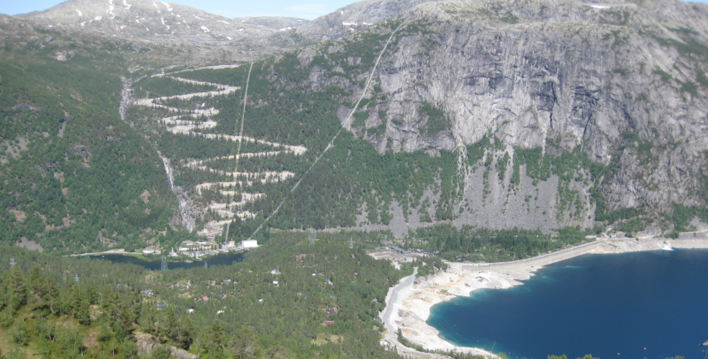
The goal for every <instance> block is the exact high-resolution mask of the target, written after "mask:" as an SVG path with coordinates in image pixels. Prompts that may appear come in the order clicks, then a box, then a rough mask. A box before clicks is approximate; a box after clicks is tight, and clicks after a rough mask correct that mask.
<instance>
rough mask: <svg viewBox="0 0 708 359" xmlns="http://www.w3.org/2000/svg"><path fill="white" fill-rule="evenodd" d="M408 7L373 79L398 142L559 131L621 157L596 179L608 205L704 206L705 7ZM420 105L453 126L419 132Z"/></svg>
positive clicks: (519, 137)
mask: <svg viewBox="0 0 708 359" xmlns="http://www.w3.org/2000/svg"><path fill="white" fill-rule="evenodd" d="M404 17H405V19H406V21H407V22H408V23H410V24H415V26H416V27H417V29H418V30H417V31H416V30H414V31H410V30H409V31H407V30H406V27H405V25H404V27H403V29H402V30H401V31H400V35H397V37H398V40H397V42H396V43H395V44H394V45H392V46H391V47H390V48H389V50H388V52H387V53H386V54H385V55H384V58H383V59H382V61H381V65H380V68H379V70H378V73H377V76H376V80H377V82H378V83H377V85H378V86H380V88H381V89H382V90H383V93H384V94H385V95H386V96H387V99H388V101H387V103H385V104H379V105H378V109H384V110H386V111H387V113H388V117H389V119H388V122H387V125H386V136H387V137H388V138H390V139H391V140H392V141H393V149H394V150H397V151H415V150H427V151H430V150H434V149H445V150H453V149H454V148H456V147H458V146H462V145H469V144H473V143H476V142H478V141H479V140H480V139H481V138H482V137H483V136H484V135H485V134H488V133H493V134H494V135H495V136H496V137H497V138H499V139H501V140H502V141H503V142H505V143H506V144H508V145H511V146H514V147H518V148H526V149H529V148H534V147H542V148H544V150H545V149H546V148H547V147H548V146H547V145H548V141H554V143H556V144H557V147H559V148H560V151H570V150H572V149H573V148H575V147H577V146H581V148H582V149H583V151H585V152H586V153H587V155H588V157H589V159H590V160H591V161H593V162H598V163H603V164H610V163H616V164H617V169H616V171H615V172H614V173H610V174H607V175H605V178H603V182H602V183H603V185H602V190H603V195H604V197H605V200H606V202H607V203H608V204H609V206H610V207H611V208H612V209H617V208H623V207H637V206H648V207H650V208H651V209H652V210H657V211H661V210H669V209H670V208H671V204H672V202H678V203H684V204H686V205H696V204H704V202H703V199H701V198H700V197H699V196H698V195H697V194H696V193H697V191H699V190H700V188H701V187H702V186H703V185H702V182H701V180H702V176H703V175H705V174H706V173H705V172H706V170H705V166H704V164H705V155H704V153H705V152H704V151H706V150H708V139H706V134H708V132H707V130H708V117H707V116H706V115H707V113H708V106H707V105H706V101H705V100H706V95H707V94H708V92H707V89H708V81H706V80H705V75H704V73H705V72H708V66H706V63H707V62H706V60H708V59H707V58H706V57H707V56H708V51H706V50H708V47H706V45H705V44H706V43H707V41H706V39H708V36H707V35H706V34H707V33H708V6H706V5H699V4H690V3H681V2H677V1H661V2H660V1H656V2H642V3H641V4H638V5H637V4H634V3H630V2H626V3H616V4H612V5H603V4H595V3H593V4H585V3H581V2H577V1H533V2H519V1H501V2H493V3H492V2H484V1H465V2H462V1H456V2H455V1H453V2H433V3H426V4H422V5H419V6H417V7H415V8H414V9H412V10H411V11H409V12H408V13H406V14H405V16H404ZM411 26H412V25H411ZM424 103H430V104H434V105H435V106H436V107H438V108H440V109H442V110H443V111H444V113H445V114H446V116H447V120H448V121H449V125H450V130H449V131H446V132H441V133H439V134H437V135H436V136H434V137H426V136H425V135H424V134H425V131H424V126H425V123H424V122H423V121H421V114H420V108H421V106H422V105H423V104H424ZM369 106H372V105H369ZM391 119H396V121H391ZM372 121H374V120H373V119H372ZM394 122H395V123H394ZM376 125H378V123H372V124H369V123H367V125H366V126H367V127H374V126H376ZM385 142H386V141H383V143H385ZM381 143H382V141H381V139H377V141H376V142H372V144H373V145H374V146H376V147H377V149H378V150H379V151H383V150H384V149H385V148H384V147H383V146H381ZM555 150H556V151H557V150H558V149H555ZM467 181H468V182H467V185H468V186H473V182H474V181H472V179H471V178H468V179H467ZM492 197H495V198H496V196H492ZM512 203H513V201H512ZM548 209H549V210H551V208H550V207H549V208H548ZM498 212H499V211H498V210H496V211H492V213H498ZM463 217H464V218H468V217H469V216H468V215H463V216H461V218H463ZM492 222H494V221H492ZM492 222H490V225H492ZM565 222H566V223H565V224H569V223H570V222H573V221H570V222H567V221H565ZM581 222H582V221H581ZM544 223H545V222H544ZM579 224H581V225H582V223H579ZM543 226H544V227H545V224H544V225H543Z"/></svg>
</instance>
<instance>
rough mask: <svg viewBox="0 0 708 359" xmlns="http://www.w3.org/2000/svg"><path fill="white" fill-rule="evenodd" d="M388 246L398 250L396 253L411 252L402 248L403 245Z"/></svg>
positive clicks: (395, 250)
mask: <svg viewBox="0 0 708 359" xmlns="http://www.w3.org/2000/svg"><path fill="white" fill-rule="evenodd" d="M388 248H389V249H391V250H392V251H394V252H396V253H399V254H406V255H407V254H411V251H409V250H406V249H403V248H401V247H396V246H389V247H388Z"/></svg>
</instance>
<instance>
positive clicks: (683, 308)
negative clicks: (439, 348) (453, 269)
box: [428, 249, 708, 359]
mask: <svg viewBox="0 0 708 359" xmlns="http://www.w3.org/2000/svg"><path fill="white" fill-rule="evenodd" d="M428 323H429V324H430V325H432V326H433V327H435V328H437V329H438V330H440V333H441V336H442V337H443V338H444V339H446V340H448V341H450V342H452V343H454V344H456V345H462V346H476V347H481V348H485V349H488V350H490V349H491V350H492V351H494V352H496V353H506V355H507V356H508V357H509V358H516V357H519V358H524V357H526V358H536V359H539V358H546V357H547V356H548V355H549V354H555V355H560V354H566V355H568V357H569V358H577V357H582V356H583V355H585V354H593V356H595V357H599V358H601V359H606V358H640V359H641V358H650V359H651V358H661V359H664V358H667V357H673V356H676V355H681V356H684V357H686V359H693V358H695V359H699V358H700V359H702V358H704V357H705V352H702V351H701V348H700V347H699V346H698V344H699V343H703V342H704V341H706V340H708V250H699V249H696V250H676V251H673V252H667V251H653V252H640V253H628V254H612V255H584V256H581V257H576V258H573V259H569V260H566V261H563V262H558V263H555V264H552V265H549V266H547V267H545V268H543V269H542V270H540V271H538V272H537V273H536V276H534V277H533V278H531V279H529V280H527V281H525V282H524V285H522V286H518V287H514V288H511V289H502V290H494V289H487V290H481V291H476V292H474V293H473V295H472V296H470V297H464V298H462V297H460V298H456V299H455V300H452V301H450V302H444V303H440V304H438V305H436V306H434V307H433V308H432V310H431V315H430V318H429V319H428ZM492 348H493V349H492ZM645 348H646V349H645Z"/></svg>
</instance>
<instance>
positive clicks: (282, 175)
mask: <svg viewBox="0 0 708 359" xmlns="http://www.w3.org/2000/svg"><path fill="white" fill-rule="evenodd" d="M251 66H252V64H251ZM233 67H238V66H227V67H219V68H233ZM209 68H211V67H209ZM152 77H168V78H171V79H173V80H176V81H181V82H185V83H190V84H194V85H206V86H213V87H216V88H217V89H219V90H218V91H206V92H196V93H189V94H182V95H173V96H162V97H157V98H146V99H136V100H133V101H132V102H131V103H132V104H133V105H138V106H146V107H152V108H158V109H164V110H167V111H169V112H173V113H179V114H177V115H174V116H168V117H163V118H161V119H159V120H158V121H159V122H160V123H161V124H163V125H165V127H166V130H167V131H169V132H171V133H174V134H183V135H190V136H199V137H202V138H205V139H209V140H227V141H233V142H238V143H239V148H238V152H237V154H235V155H229V156H217V157H212V158H205V159H188V160H186V161H184V162H183V163H182V164H181V166H182V167H186V168H190V169H193V170H199V171H206V172H210V173H216V174H219V175H222V176H230V177H233V179H234V180H233V181H222V182H205V183H200V184H198V185H196V186H195V188H194V189H195V192H196V195H198V196H201V195H202V191H203V190H210V189H212V188H218V190H217V192H218V193H219V194H220V195H222V196H231V197H234V196H237V195H240V196H241V200H240V201H231V202H228V203H222V202H216V201H212V202H210V203H209V204H208V205H207V206H206V210H212V211H214V213H216V214H217V215H218V216H219V217H221V218H222V220H219V221H211V222H209V223H207V225H206V226H205V229H203V230H201V231H199V232H198V234H199V235H203V236H213V235H218V234H221V233H222V229H223V226H224V225H225V224H227V223H230V222H231V220H232V219H233V218H234V217H239V218H241V219H247V218H255V216H256V214H255V213H252V212H250V211H247V210H242V208H243V207H244V206H245V205H247V204H248V203H253V202H255V201H256V200H258V199H260V198H263V197H264V196H265V194H264V193H248V192H244V190H243V188H244V187H247V186H251V185H252V184H254V183H256V182H260V183H261V184H267V183H276V182H280V181H283V180H287V179H289V178H293V177H295V173H293V172H290V171H259V172H240V171H238V168H235V170H234V171H233V172H231V171H224V170H218V169H214V168H211V167H209V166H208V164H209V162H213V161H218V160H231V159H235V160H236V161H237V164H236V165H237V166H238V160H239V159H240V158H253V157H267V156H277V155H279V154H293V155H295V156H299V155H302V154H304V153H305V152H307V148H306V147H304V146H297V145H286V144H281V143H277V142H270V141H264V140H259V139H256V138H253V137H248V136H243V122H244V119H245V110H246V101H247V94H248V80H247V82H246V88H245V91H244V109H243V113H242V118H241V129H240V132H239V135H238V136H234V135H227V134H218V133H217V134H215V133H203V132H198V130H208V129H212V128H215V127H216V126H218V122H216V121H215V120H213V118H212V117H213V116H216V115H218V114H219V110H218V109H215V108H206V109H201V108H197V109H192V110H183V109H180V108H176V107H170V106H166V105H163V104H160V103H157V102H159V101H164V100H170V99H179V100H190V99H192V98H195V97H213V96H225V95H228V94H231V93H233V92H235V91H238V90H240V89H241V87H239V86H229V85H224V84H218V83H213V82H206V81H197V80H190V79H185V78H181V77H176V76H170V75H165V74H157V75H153V76H152ZM249 79H250V69H249ZM202 106H204V104H202ZM185 117H186V118H193V119H194V120H186V119H184V118H185ZM199 119H205V120H199ZM243 142H249V143H258V144H261V145H266V146H270V147H274V148H277V149H279V150H277V151H262V152H249V153H241V144H242V143H243ZM161 157H162V158H163V162H164V163H165V170H166V171H167V173H168V177H170V178H169V179H170V186H171V188H173V191H175V188H174V186H173V182H174V180H173V178H172V174H173V173H174V171H173V170H172V168H171V164H170V161H169V159H167V158H164V156H162V155H161ZM179 192H180V193H177V192H175V194H176V195H177V196H178V198H179V199H180V212H181V213H182V217H183V222H184V223H185V225H186V226H188V227H190V228H188V229H190V230H191V228H193V226H194V225H193V224H192V223H193V220H192V221H190V220H189V219H188V218H185V213H184V207H185V205H186V202H185V197H187V195H186V193H185V192H183V191H179Z"/></svg>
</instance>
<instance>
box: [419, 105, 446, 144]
mask: <svg viewBox="0 0 708 359" xmlns="http://www.w3.org/2000/svg"><path fill="white" fill-rule="evenodd" d="M418 112H419V113H420V116H421V118H422V119H424V120H425V135H426V136H428V137H434V136H436V135H437V134H438V133H440V132H442V131H446V130H448V126H449V120H448V119H447V117H446V116H445V113H444V112H443V111H442V110H441V109H439V108H437V107H435V106H434V105H432V104H430V103H428V102H425V103H423V106H421V107H420V109H419V110H418Z"/></svg>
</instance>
